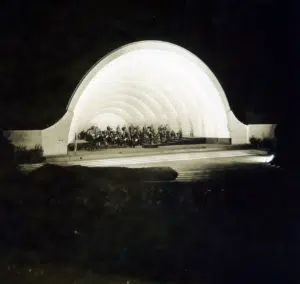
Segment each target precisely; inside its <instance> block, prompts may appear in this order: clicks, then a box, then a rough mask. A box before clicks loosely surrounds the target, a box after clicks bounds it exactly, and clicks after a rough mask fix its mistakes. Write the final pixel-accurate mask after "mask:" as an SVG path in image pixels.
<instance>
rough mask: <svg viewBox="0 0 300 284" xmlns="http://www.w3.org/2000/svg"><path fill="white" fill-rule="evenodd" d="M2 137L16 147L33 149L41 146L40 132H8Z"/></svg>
mask: <svg viewBox="0 0 300 284" xmlns="http://www.w3.org/2000/svg"><path fill="white" fill-rule="evenodd" d="M4 136H5V137H6V138H8V139H9V140H10V141H11V143H12V144H13V145H14V146H17V147H26V148H27V149H33V148H34V147H35V146H42V133H41V130H9V131H4Z"/></svg>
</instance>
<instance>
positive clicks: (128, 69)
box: [69, 43, 230, 142]
mask: <svg viewBox="0 0 300 284" xmlns="http://www.w3.org/2000/svg"><path fill="white" fill-rule="evenodd" d="M161 44H162V45H165V46H167V45H168V43H161ZM169 45H170V46H174V45H172V44H169ZM176 48H179V49H181V50H183V52H177V50H176ZM120 50H122V48H121V49H120ZM185 52H186V53H189V52H188V51H186V50H184V49H183V48H181V47H176V46H175V49H174V48H173V47H171V48H163V49H159V48H152V47H151V45H150V46H149V48H147V45H144V48H141V49H139V48H136V49H133V50H130V49H129V50H128V49H127V50H125V51H124V52H120V51H119V53H118V55H117V56H115V55H114V52H113V53H111V54H109V55H108V56H107V58H109V60H107V58H106V63H105V64H103V62H102V61H100V62H99V63H98V64H97V65H95V67H94V68H93V69H91V71H90V73H92V75H91V74H90V76H89V75H87V76H89V78H86V79H84V80H83V81H82V82H81V86H80V88H78V89H77V91H75V95H74V96H73V100H74V98H75V99H76V103H74V104H73V106H72V107H70V108H71V111H73V114H74V117H73V120H72V123H71V128H70V132H69V142H71V141H72V140H73V139H74V134H75V133H78V132H80V131H81V130H84V129H87V128H88V127H89V126H91V125H97V126H98V127H100V128H106V126H107V125H110V126H112V127H116V126H117V125H120V126H122V125H124V124H130V123H133V124H135V125H144V124H147V125H149V124H153V125H159V124H168V125H170V127H171V128H173V129H174V130H178V129H181V130H182V132H183V135H188V136H189V135H190V132H191V131H192V132H193V134H194V136H195V137H218V138H229V137H230V134H229V130H228V122H227V111H228V106H226V105H225V104H224V100H226V97H225V94H224V92H223V90H222V88H221V86H220V84H219V83H218V82H217V80H216V79H215V77H214V76H213V74H212V72H211V71H210V70H209V69H208V68H207V67H206V65H205V64H204V63H203V62H202V61H201V60H200V59H198V58H197V57H196V56H194V55H192V54H191V53H189V56H185ZM104 60H105V59H104ZM100 65H101V67H99V66H100ZM76 92H80V95H76ZM76 96H77V98H76ZM222 96H223V97H222ZM227 104H228V102H227ZM71 105H72V103H71Z"/></svg>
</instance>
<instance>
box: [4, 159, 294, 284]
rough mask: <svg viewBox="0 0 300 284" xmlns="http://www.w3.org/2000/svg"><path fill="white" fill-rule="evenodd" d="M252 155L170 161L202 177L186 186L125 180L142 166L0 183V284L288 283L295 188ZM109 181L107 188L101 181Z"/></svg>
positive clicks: (48, 170) (52, 169)
mask: <svg viewBox="0 0 300 284" xmlns="http://www.w3.org/2000/svg"><path fill="white" fill-rule="evenodd" d="M254 158H256V160H255V159H254ZM261 159H262V157H260V156H246V157H230V158H222V159H202V160H201V159H200V160H198V162H196V161H195V160H192V161H186V162H182V161H177V162H174V161H172V162H171V163H172V165H173V167H172V168H173V169H175V170H176V171H178V172H179V176H178V178H179V177H180V171H186V172H189V171H190V170H191V168H194V169H196V170H198V171H199V172H201V170H202V171H203V170H206V171H207V172H206V173H205V174H206V176H205V178H202V179H201V178H199V177H201V176H198V178H197V179H192V180H193V181H192V182H186V181H185V182H180V181H178V182H176V181H175V182H171V183H157V182H155V183H149V182H144V181H143V180H144V178H137V179H135V177H141V176H143V175H144V177H145V173H146V172H147V170H146V169H142V170H141V169H138V170H136V169H122V168H116V169H112V168H108V169H107V168H106V169H105V168H102V169H100V168H84V167H80V166H75V167H74V166H71V167H69V168H67V167H59V166H46V167H44V168H40V169H38V170H36V171H35V172H32V173H31V174H29V175H23V174H21V173H20V174H19V176H17V177H16V176H12V177H11V178H7V179H6V180H4V181H2V185H1V188H2V191H1V199H0V200H1V209H2V212H1V215H0V216H1V227H2V228H5V229H4V230H3V232H4V233H3V234H2V242H1V243H2V244H3V247H2V248H3V249H2V251H3V252H5V253H3V254H2V266H1V267H2V278H3V281H2V282H3V283H24V279H29V278H32V279H35V282H32V283H53V282H54V280H51V279H53V277H54V275H55V276H56V280H55V283H74V279H76V281H77V282H76V283H83V284H87V283H94V282H96V283H97V281H101V283H104V282H105V283H109V282H106V281H108V280H107V278H106V279H105V280H104V279H103V275H111V276H110V279H111V281H113V282H112V283H119V282H118V281H119V280H120V279H121V283H122V281H124V282H123V283H126V281H131V283H139V282H138V280H134V279H139V280H141V281H150V282H153V283H163V282H164V281H166V282H167V283H178V282H182V283H269V282H270V283H292V280H294V279H298V278H297V277H298V276H297V262H296V259H297V258H298V257H299V254H298V250H297V247H298V246H299V229H298V227H299V226H298V220H299V217H300V211H299V206H298V200H299V191H298V188H299V185H300V183H299V179H298V177H297V175H296V174H294V173H293V172H291V171H290V172H286V171H283V170H281V169H277V168H274V167H269V166H267V165H266V164H265V163H263V162H262V161H261ZM167 163H168V162H167ZM160 165H163V163H162V164H160ZM148 166H149V165H148ZM156 166H157V164H156ZM156 169H158V168H156ZM149 170H150V172H151V169H148V175H149ZM113 173H115V176H116V179H118V180H117V181H116V180H114V178H108V179H106V178H105V176H107V175H110V177H113ZM165 173H166V174H167V175H169V176H170V177H172V178H174V177H175V176H176V172H175V171H173V170H170V169H166V171H165ZM122 174H124V175H123V178H121V177H122ZM154 174H155V171H154ZM160 174H161V173H160ZM202 174H203V173H202ZM128 175H130V177H132V178H128ZM152 175H153V173H152ZM124 176H125V178H124ZM146 176H147V175H146ZM162 176H164V172H163V174H162ZM147 179H148V177H147ZM16 181H18V182H16ZM3 188H5V189H6V190H3ZM7 204H8V205H9V206H8V205H7ZM4 248H5V249H4ZM12 265H14V266H12ZM8 267H9V269H8ZM30 269H31V271H29V270H30ZM41 271H43V273H42V274H41ZM37 272H38V273H40V274H38V273H37ZM18 273H19V275H18ZM35 273H37V275H35ZM116 275H117V276H118V279H116V278H115V277H116ZM13 281H16V282H13ZM47 281H48V282H47ZM51 281H52V282H51ZM59 281H60V282H59ZM72 281H73V282H72ZM102 281H104V282H102ZM114 281H115V282H114ZM135 281H137V282H135ZM146 283H148V282H146Z"/></svg>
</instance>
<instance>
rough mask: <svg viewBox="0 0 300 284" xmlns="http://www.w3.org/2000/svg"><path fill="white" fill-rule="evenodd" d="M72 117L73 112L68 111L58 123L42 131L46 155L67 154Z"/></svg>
mask: <svg viewBox="0 0 300 284" xmlns="http://www.w3.org/2000/svg"><path fill="white" fill-rule="evenodd" d="M72 118H73V113H72V112H70V111H68V112H66V114H65V115H64V116H63V117H62V118H61V119H60V120H59V121H58V122H57V123H55V124H54V125H52V126H50V127H48V128H46V129H43V130H42V131H41V132H42V146H43V149H44V155H45V156H53V155H66V154H67V148H68V136H69V130H70V125H71V121H72Z"/></svg>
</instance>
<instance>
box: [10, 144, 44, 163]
mask: <svg viewBox="0 0 300 284" xmlns="http://www.w3.org/2000/svg"><path fill="white" fill-rule="evenodd" d="M43 153H44V151H43V148H42V147H41V146H39V145H37V146H35V147H34V149H26V147H15V151H14V159H15V162H16V163H17V164H35V163H42V162H44V161H45V157H44V156H43Z"/></svg>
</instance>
